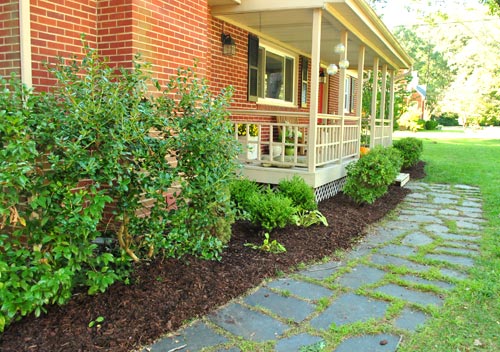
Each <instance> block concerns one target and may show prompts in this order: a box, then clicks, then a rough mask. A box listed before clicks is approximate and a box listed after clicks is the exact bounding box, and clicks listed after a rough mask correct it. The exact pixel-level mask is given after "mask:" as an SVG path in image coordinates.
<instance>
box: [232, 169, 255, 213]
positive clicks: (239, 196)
mask: <svg viewBox="0 0 500 352" xmlns="http://www.w3.org/2000/svg"><path fill="white" fill-rule="evenodd" d="M229 190H230V193H231V201H232V203H233V206H234V208H235V209H236V213H237V216H238V217H239V218H240V219H247V218H248V217H249V213H248V211H249V206H250V203H249V200H250V199H251V198H252V197H253V196H254V195H255V194H260V193H261V192H262V187H261V186H260V185H259V184H258V183H256V182H254V181H250V180H249V179H247V178H237V179H234V180H233V181H232V182H231V183H230V184H229Z"/></svg>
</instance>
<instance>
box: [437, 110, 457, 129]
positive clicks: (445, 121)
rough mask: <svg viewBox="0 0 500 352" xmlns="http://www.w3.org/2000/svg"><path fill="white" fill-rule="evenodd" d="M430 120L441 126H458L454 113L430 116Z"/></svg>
mask: <svg viewBox="0 0 500 352" xmlns="http://www.w3.org/2000/svg"><path fill="white" fill-rule="evenodd" d="M431 118H432V119H433V120H435V121H437V123H438V124H439V125H442V126H458V125H459V123H458V114H457V113H454V112H444V113H442V114H441V115H437V116H434V115H433V116H431Z"/></svg>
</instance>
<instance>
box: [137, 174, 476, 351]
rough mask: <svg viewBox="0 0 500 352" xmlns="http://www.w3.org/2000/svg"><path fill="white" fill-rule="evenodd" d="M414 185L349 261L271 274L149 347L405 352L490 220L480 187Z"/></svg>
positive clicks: (462, 275)
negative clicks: (404, 344) (406, 341)
mask: <svg viewBox="0 0 500 352" xmlns="http://www.w3.org/2000/svg"><path fill="white" fill-rule="evenodd" d="M406 187H408V188H410V189H411V190H412V191H413V192H412V193H411V194H409V195H408V196H407V198H406V199H405V201H404V202H403V203H402V204H401V205H400V206H399V208H398V209H397V211H398V212H399V216H398V217H397V219H396V220H389V221H381V222H380V223H379V224H378V225H376V226H373V228H371V232H370V233H369V234H367V236H366V237H365V239H364V241H363V242H362V243H360V244H359V245H358V247H357V248H354V249H353V250H352V251H351V252H349V253H346V255H345V257H344V260H343V261H342V262H338V261H332V262H327V263H322V264H317V265H312V266H310V267H308V268H307V269H305V270H302V271H299V272H296V273H293V274H291V275H289V276H287V277H284V278H279V279H275V280H273V281H270V282H265V283H263V284H262V286H260V287H258V288H256V289H255V290H254V291H252V292H250V293H248V294H247V295H246V296H245V297H240V298H238V299H235V300H234V301H232V302H231V303H229V304H227V305H226V306H223V307H221V308H219V309H217V310H216V311H214V312H213V313H211V314H209V315H208V316H206V317H203V318H201V319H198V320H196V321H194V322H192V323H191V324H188V325H187V326H185V327H184V328H182V329H180V330H178V331H176V332H175V333H173V334H170V335H169V336H166V337H164V338H162V339H160V340H158V341H157V342H156V343H155V344H153V345H151V346H149V347H146V348H144V349H143V351H144V352H146V351H148V352H149V351H150V352H155V351H156V352H160V351H165V352H166V351H181V352H182V351H184V352H186V351H189V352H194V351H209V352H218V351H220V352H222V351H226V352H240V351H243V352H246V351H278V352H285V351H286V352H293V351H297V352H300V351H304V350H307V351H334V352H351V351H373V352H379V351H380V352H385V351H388V352H394V351H396V350H397V348H398V346H399V343H400V342H401V340H402V338H403V337H404V336H409V335H410V334H412V333H415V331H418V329H419V328H420V327H421V326H423V325H425V324H426V322H427V321H428V320H429V319H431V317H430V315H429V314H427V313H426V312H425V311H426V308H427V307H430V308H432V309H440V307H441V306H442V305H443V304H444V301H445V300H446V297H447V295H448V293H449V292H450V290H453V288H454V287H455V285H456V284H457V283H458V282H459V281H461V280H464V279H466V278H467V277H468V274H467V273H468V270H470V268H471V267H472V266H474V263H475V258H477V257H478V256H479V254H480V252H479V250H480V247H479V241H480V240H481V238H480V234H481V231H482V227H483V224H484V223H485V221H484V220H483V219H482V210H481V200H480V192H479V189H477V188H475V187H471V186H465V185H455V186H449V185H429V184H425V183H421V182H410V183H408V184H407V186H406ZM449 226H450V227H452V228H450V227H449ZM431 269H434V270H431ZM431 271H432V273H433V276H432V277H431V276H430V272H431ZM436 273H439V274H440V275H438V276H437V277H436ZM167 299H168V298H167ZM391 308H392V309H391ZM351 324H356V325H355V326H353V328H347V329H344V328H343V327H344V326H347V327H349V325H351ZM364 325H366V327H367V328H365V329H363V326H364ZM378 326H381V328H380V330H379V331H380V333H379V334H377V333H373V331H377V330H374V327H375V329H376V327H378ZM368 330H369V331H371V333H369V334H368V333H366V334H365V333H363V331H368ZM345 331H347V332H345ZM382 332H383V333H382ZM335 341H336V342H335Z"/></svg>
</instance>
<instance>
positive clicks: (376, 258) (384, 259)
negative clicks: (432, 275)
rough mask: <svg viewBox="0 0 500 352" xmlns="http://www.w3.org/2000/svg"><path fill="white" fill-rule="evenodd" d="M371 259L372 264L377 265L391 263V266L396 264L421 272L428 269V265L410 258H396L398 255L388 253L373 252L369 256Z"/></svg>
mask: <svg viewBox="0 0 500 352" xmlns="http://www.w3.org/2000/svg"><path fill="white" fill-rule="evenodd" d="M371 261H372V263H374V264H378V265H383V266H387V265H392V266H397V267H405V268H407V269H409V270H412V271H417V272H423V271H428V270H429V267H428V266H426V265H423V264H418V263H415V262H412V261H410V260H406V259H403V258H398V257H393V256H390V255H381V254H374V255H372V257H371Z"/></svg>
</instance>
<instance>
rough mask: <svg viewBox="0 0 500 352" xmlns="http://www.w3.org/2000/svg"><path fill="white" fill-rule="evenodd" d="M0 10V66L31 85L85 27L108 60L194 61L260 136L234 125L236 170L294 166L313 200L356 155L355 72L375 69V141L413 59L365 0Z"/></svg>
mask: <svg viewBox="0 0 500 352" xmlns="http://www.w3.org/2000/svg"><path fill="white" fill-rule="evenodd" d="M0 13H1V14H2V16H1V17H0V75H3V76H6V75H8V74H10V73H11V72H17V73H18V74H20V75H21V77H22V80H23V82H25V83H26V84H28V85H30V86H33V87H35V88H37V89H38V90H43V89H49V88H50V87H51V86H52V85H53V84H54V83H55V81H54V79H53V78H52V77H49V76H48V74H47V72H46V70H45V69H44V68H43V65H42V62H43V61H49V62H50V61H52V60H54V58H55V57H56V56H63V57H68V56H70V55H72V54H75V53H76V54H78V53H80V52H81V50H82V48H81V43H80V34H81V33H85V34H86V40H87V42H88V44H89V45H90V46H91V47H94V48H96V49H98V51H99V52H100V54H102V55H104V56H107V57H109V59H110V62H111V63H114V64H118V65H122V66H125V67H131V60H132V58H133V56H134V54H135V53H137V52H140V53H141V54H142V57H143V59H144V60H145V61H148V62H151V63H152V65H153V70H154V75H155V76H156V78H158V79H160V80H166V79H167V78H168V77H169V76H171V75H173V74H174V73H175V70H176V68H177V67H178V66H181V65H182V66H192V65H193V59H197V60H198V68H197V72H198V74H199V75H201V76H204V77H206V78H208V80H209V81H210V84H211V87H212V88H213V90H214V91H218V90H220V89H221V88H223V87H226V86H228V85H232V86H233V87H234V88H235V94H234V102H233V103H232V105H231V113H232V119H233V121H234V122H235V127H238V125H240V127H243V128H247V126H250V125H254V126H256V127H257V131H258V137H257V138H256V140H252V139H251V137H249V136H248V134H246V136H238V132H237V130H238V129H237V128H235V138H238V137H240V138H241V139H242V142H243V143H244V144H245V145H246V146H248V147H249V148H250V150H252V151H253V153H243V154H242V156H241V160H242V162H243V163H244V169H243V173H244V174H246V175H247V176H249V177H250V178H253V179H255V180H257V181H259V182H265V183H277V182H279V180H280V179H282V178H285V177H291V176H292V175H295V174H298V175H300V176H301V177H303V178H304V179H305V180H306V182H308V183H309V184H310V185H312V186H313V187H315V188H316V189H317V195H318V198H319V199H322V198H325V197H328V196H329V195H331V194H333V193H335V192H336V191H338V189H339V187H340V185H341V182H342V181H341V180H342V178H343V177H344V176H345V166H346V165H347V164H348V163H350V162H352V161H353V160H356V159H357V158H358V157H359V146H360V130H361V118H360V116H361V99H362V94H363V89H362V84H361V82H362V81H363V80H362V77H363V74H364V73H365V72H367V71H373V74H374V76H377V75H381V76H382V85H381V86H377V85H376V84H375V85H374V87H373V92H374V93H377V92H380V94H379V95H380V97H381V98H380V99H381V102H380V103H377V101H376V100H373V101H372V104H371V105H372V106H371V112H370V115H371V116H373V117H374V118H373V119H372V120H371V141H370V143H371V146H375V145H378V144H382V145H390V144H391V141H392V139H391V136H392V121H393V116H392V111H393V108H392V107H393V104H394V89H393V87H394V77H395V74H396V73H397V72H398V71H399V70H401V69H407V68H409V67H410V65H411V59H410V58H409V56H408V55H407V54H406V53H405V52H404V50H403V49H402V48H401V46H400V45H399V44H398V42H397V41H396V39H395V38H394V37H393V35H392V34H391V33H390V32H389V30H388V29H387V28H386V26H385V25H384V24H383V23H382V22H381V20H380V19H379V18H378V16H377V15H376V14H375V12H374V11H373V10H372V9H371V8H370V7H369V6H368V5H367V4H366V2H365V1H364V0H287V1H269V0H121V1H118V0H99V1H97V0H80V1H72V0H71V1H70V0H61V1H58V2H50V1H42V0H31V1H20V0H4V1H3V4H2V5H0ZM334 65H335V66H334ZM373 96H374V97H376V96H377V94H373ZM387 105H389V106H390V107H391V109H389V111H390V113H389V116H385V115H384V114H385V109H381V108H380V106H387ZM243 124H245V126H243Z"/></svg>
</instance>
